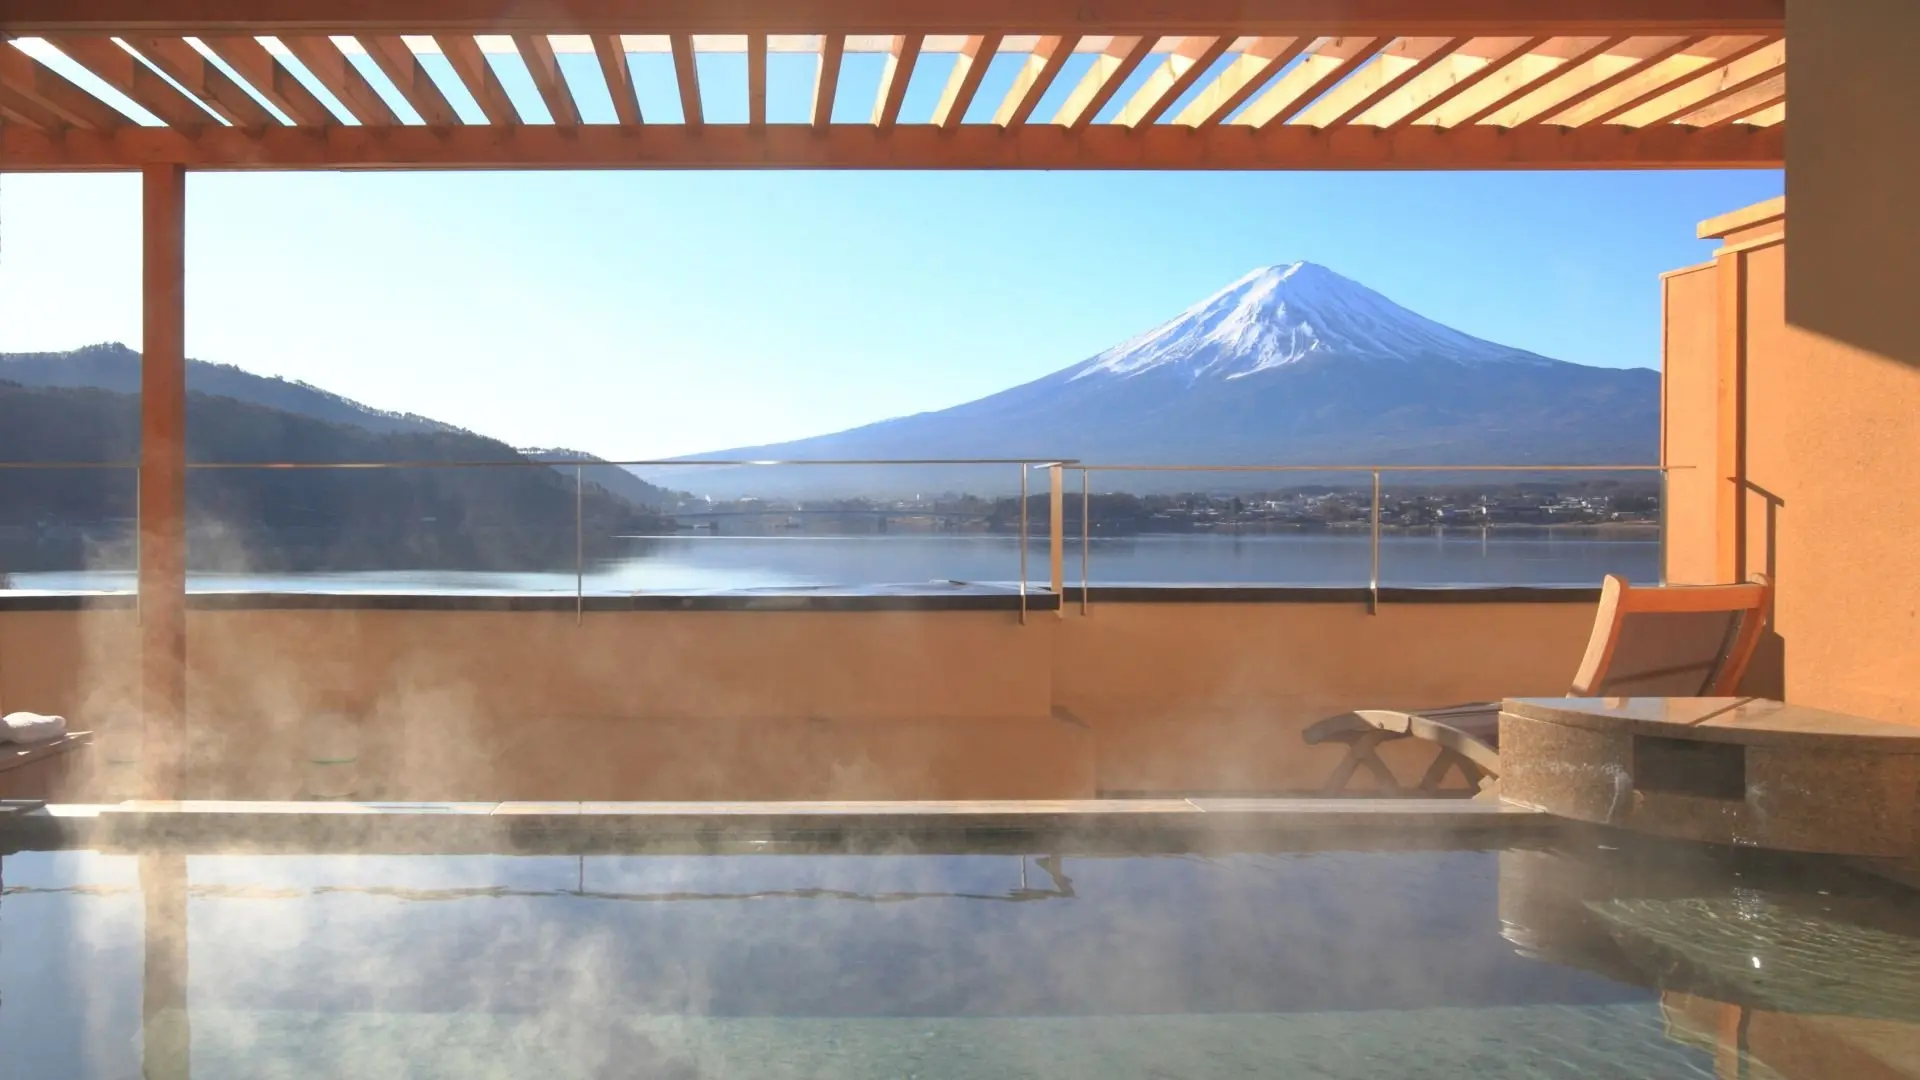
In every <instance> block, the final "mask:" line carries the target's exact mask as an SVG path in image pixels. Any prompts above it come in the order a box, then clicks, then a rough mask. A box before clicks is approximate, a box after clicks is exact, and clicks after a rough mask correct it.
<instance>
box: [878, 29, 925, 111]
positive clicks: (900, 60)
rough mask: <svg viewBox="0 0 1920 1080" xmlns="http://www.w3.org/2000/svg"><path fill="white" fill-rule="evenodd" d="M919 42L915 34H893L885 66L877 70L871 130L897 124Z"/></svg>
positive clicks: (918, 58)
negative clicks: (877, 80)
mask: <svg viewBox="0 0 1920 1080" xmlns="http://www.w3.org/2000/svg"><path fill="white" fill-rule="evenodd" d="M921 41H922V38H921V35H919V34H895V35H894V38H893V46H892V47H891V48H889V49H888V50H887V64H886V67H884V68H882V69H881V71H880V88H879V89H878V90H877V91H875V92H874V95H873V126H874V127H877V128H890V127H892V126H893V125H895V124H897V123H899V122H900V103H901V102H903V101H905V100H906V99H907V84H908V83H910V82H912V81H913V69H914V66H915V65H916V64H918V63H919V62H920V45H921Z"/></svg>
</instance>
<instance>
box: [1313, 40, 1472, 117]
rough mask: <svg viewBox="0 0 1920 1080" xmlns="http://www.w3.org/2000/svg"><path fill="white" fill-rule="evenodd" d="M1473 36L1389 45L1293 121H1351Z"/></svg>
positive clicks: (1423, 72)
mask: <svg viewBox="0 0 1920 1080" xmlns="http://www.w3.org/2000/svg"><path fill="white" fill-rule="evenodd" d="M1472 40H1473V39H1472V38H1448V39H1445V40H1442V41H1437V42H1428V43H1426V44H1425V45H1422V46H1419V47H1406V48H1403V46H1404V45H1405V43H1404V42H1403V43H1401V44H1400V45H1395V46H1392V47H1390V48H1388V49H1387V50H1385V51H1383V52H1381V53H1380V55H1378V56H1376V57H1374V58H1373V60H1372V62H1371V63H1368V64H1367V65H1366V66H1365V67H1363V68H1361V69H1360V70H1359V71H1356V72H1354V74H1353V75H1352V76H1351V77H1350V78H1348V79H1346V80H1345V81H1344V82H1342V83H1340V85H1338V86H1336V87H1334V88H1333V89H1332V90H1329V91H1327V93H1325V94H1324V95H1322V96H1321V98H1320V100H1319V101H1316V102H1314V103H1313V104H1312V105H1309V106H1308V107H1307V108H1306V109H1305V111H1303V112H1301V113H1300V115H1298V116H1296V117H1294V119H1293V122H1294V123H1296V124H1307V125H1309V126H1312V127H1334V126H1336V125H1339V124H1350V123H1352V122H1353V121H1354V120H1356V119H1358V118H1359V117H1361V116H1363V115H1365V114H1366V113H1368V112H1371V111H1372V109H1373V107H1374V106H1375V105H1378V104H1380V103H1381V102H1382V101H1385V100H1386V99H1387V98H1389V97H1391V96H1392V95H1393V94H1394V93H1395V92H1397V91H1398V90H1399V89H1400V88H1401V87H1403V86H1406V85H1407V84H1408V83H1411V82H1412V81H1413V80H1415V79H1417V78H1419V77H1420V76H1421V75H1424V74H1426V73H1427V72H1428V71H1430V70H1432V69H1433V68H1434V67H1435V66H1436V65H1438V64H1439V63H1440V62H1441V61H1443V60H1445V59H1446V58H1447V57H1449V56H1451V55H1453V53H1454V52H1455V51H1457V50H1459V49H1460V48H1461V47H1463V46H1464V45H1466V44H1467V42H1469V41H1472Z"/></svg>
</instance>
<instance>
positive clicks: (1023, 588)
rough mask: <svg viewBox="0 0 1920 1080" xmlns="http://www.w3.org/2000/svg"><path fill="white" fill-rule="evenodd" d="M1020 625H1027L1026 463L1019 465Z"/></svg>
mask: <svg viewBox="0 0 1920 1080" xmlns="http://www.w3.org/2000/svg"><path fill="white" fill-rule="evenodd" d="M1020 625H1021V626H1025V625H1027V463H1026V462H1024V461H1023V462H1021V463H1020Z"/></svg>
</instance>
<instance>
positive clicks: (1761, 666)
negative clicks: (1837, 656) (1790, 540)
mask: <svg viewBox="0 0 1920 1080" xmlns="http://www.w3.org/2000/svg"><path fill="white" fill-rule="evenodd" d="M1746 488H1747V493H1748V495H1750V496H1755V497H1758V498H1759V499H1760V500H1761V502H1762V503H1763V505H1764V506H1765V509H1764V511H1763V531H1762V535H1763V536H1765V538H1766V539H1765V542H1764V544H1763V547H1762V551H1761V556H1760V558H1759V559H1758V560H1755V559H1754V557H1753V553H1752V550H1751V546H1749V550H1748V554H1747V561H1748V569H1749V570H1752V569H1753V568H1754V567H1753V563H1754V562H1755V561H1758V562H1759V563H1760V564H1761V565H1760V569H1761V571H1762V572H1763V573H1765V574H1766V575H1767V580H1768V581H1769V582H1771V583H1772V585H1773V589H1774V595H1775V596H1776V597H1777V596H1778V595H1779V589H1780V560H1779V556H1778V552H1779V550H1780V548H1779V541H1780V511H1781V509H1782V508H1783V507H1785V506H1786V505H1787V503H1786V500H1785V499H1782V498H1781V497H1780V496H1778V495H1775V494H1774V493H1773V492H1771V491H1768V490H1767V489H1766V488H1763V487H1761V486H1760V485H1758V484H1755V483H1753V482H1751V481H1749V482H1748V483H1747V485H1746ZM1749 520H1751V511H1749ZM1740 692H1741V693H1743V694H1749V695H1752V696H1754V697H1763V698H1772V699H1773V700H1775V701H1785V700H1786V699H1787V640H1786V638H1784V637H1781V636H1780V631H1779V625H1778V623H1777V622H1775V620H1774V618H1773V612H1772V611H1768V613H1767V629H1766V633H1765V634H1764V635H1762V636H1761V638H1760V642H1759V644H1758V645H1757V646H1755V648H1754V651H1753V660H1752V661H1751V662H1749V664H1748V665H1747V674H1746V676H1745V678H1743V679H1742V680H1741V682H1740Z"/></svg>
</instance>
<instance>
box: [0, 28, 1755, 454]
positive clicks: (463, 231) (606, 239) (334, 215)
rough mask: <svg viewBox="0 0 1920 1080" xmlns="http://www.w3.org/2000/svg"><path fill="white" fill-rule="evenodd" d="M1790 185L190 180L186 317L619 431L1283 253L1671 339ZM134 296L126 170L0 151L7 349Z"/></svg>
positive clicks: (786, 429) (682, 440)
mask: <svg viewBox="0 0 1920 1080" xmlns="http://www.w3.org/2000/svg"><path fill="white" fill-rule="evenodd" d="M776 59H779V58H776ZM706 74H707V73H706V72H705V70H704V68H703V80H704V79H705V78H706ZM844 86H845V83H843V87H844ZM915 90H916V92H918V91H919V90H920V80H918V79H916V81H915ZM645 93H646V91H645V89H644V88H643V104H644V102H645ZM843 94H844V91H843ZM982 96H983V97H987V96H989V95H988V93H987V92H986V91H983V94H982ZM1121 96H1124V95H1121ZM870 100H871V97H870V96H868V97H865V98H863V99H861V104H862V107H863V108H864V107H865V102H867V101H870ZM723 104H724V102H723ZM721 111H722V112H724V109H723V108H722V109H721ZM588 118H589V119H592V117H591V116H589V117H588ZM716 119H724V117H723V116H722V117H716ZM775 119H779V117H777V116H776V117H775ZM1781 188H1782V178H1781V175H1780V174H1779V173H1778V172H1726V173H1676V172H1665V173H1530V174H1516V173H1509V174H1468V173H1455V174H1433V173H1422V174H1385V173H1374V174H1330V173H1292V174H1286V173H1280V174H1221V173H1215V174H1193V173H1176V174H1088V173H1079V174H1076V173H998V174H995V173H944V174H942V173H799V172H785V173H612V172H609V173H571V174H568V173H520V174H505V173H499V174H343V173H308V174H251V175H243V174H196V175H194V176H193V177H192V179H191V180H190V182H189V188H188V204H189V205H188V301H187V302H188V318H187V343H188V352H189V355H192V356H194V357H197V358H200V359H205V360H214V361H220V362H225V363H232V364H237V365H239V366H241V367H244V368H247V369H249V370H252V371H257V372H262V373H266V374H274V375H283V376H286V377H288V378H297V379H304V380H306V381H308V382H312V383H316V384H318V385H320V386H323V387H326V388H328V389H330V390H334V391H337V392H339V393H343V394H346V395H348V396H350V397H354V398H358V399H360V400H362V401H366V402H368V403H370V404H373V405H376V406H380V407H384V408H391V409H404V410H410V411H415V412H421V413H426V414H429V415H432V416H435V417H438V418H440V419H444V420H448V421H451V422H454V423H458V424H461V425H464V426H467V427H470V428H473V429H475V430H477V431H480V432H483V433H486V434H489V435H494V436H497V437H500V438H503V439H506V440H508V441H510V442H514V443H517V444H542V445H556V444H557V445H569V446H574V447H578V448H581V449H586V450H591V451H594V452H596V453H599V454H602V455H605V456H618V457H641V456H665V455H671V454H677V453H685V452H692V451H698V450H708V449H718V448H722V447H727V446H732V445H740V444H748V443H757V442H768V441H773V440H777V439H782V438H788V437H796V436H802V435H808V434H815V433H820V432H825V431H831V430H836V429H839V428H843V427H848V426H852V425H854V424H859V423H863V422H866V421H870V420H876V419H880V418H883V417H887V416H894V415H899V414H902V413H908V412H916V411H920V410H925V409H934V408H940V407H944V406H947V405H952V404H957V403H959V402H962V401H966V400H970V399H972V398H975V397H979V396H981V395H984V394H987V393H991V392H993V391H996V390H999V389H1003V388H1005V387H1007V386H1010V385H1014V384H1016V383H1019V382H1023V381H1025V380H1028V379H1031V378H1035V377H1038V376H1040V375H1043V374H1045V373H1047V372H1049V371H1053V370H1055V369H1058V368H1061V367H1064V366H1067V365H1069V364H1072V363H1075V362H1077V361H1079V360H1081V359H1084V358H1086V357H1087V356H1090V355H1092V354H1093V353H1095V352H1098V351H1099V350H1101V349H1103V348H1106V347H1107V346H1109V345H1112V344H1114V343H1115V342H1117V341H1119V340H1121V339H1123V338H1125V337H1128V336H1130V335H1132V334H1134V333H1137V332H1139V331H1141V330H1143V329H1146V328H1148V327H1150V326H1152V325H1154V324H1155V323H1157V322H1160V321H1162V320H1164V319H1166V318H1168V317H1170V316H1172V315H1173V314H1175V313H1177V312H1178V311H1179V310H1180V309H1182V308H1184V307H1185V306H1187V305H1188V304H1190V303H1192V302H1194V301H1195V300H1198V299H1199V298H1201V297H1202V296H1204V295H1206V294H1207V293H1209V292H1212V291H1213V290H1215V289H1217V288H1219V287H1221V286H1223V285H1225V284H1226V283H1227V282H1229V281H1231V280H1233V279H1234V278H1236V277H1238V276H1239V275H1241V274H1243V273H1245V272H1246V271H1248V270H1250V269H1252V268H1254V267H1256V266H1261V265H1266V264H1270V263H1276V262H1287V261H1291V260H1294V259H1311V260H1314V261H1317V262H1321V263H1325V264H1326V265H1328V266H1331V267H1333V268H1334V269H1336V270H1338V271H1340V272H1341V273H1344V274H1346V275H1348V276H1349V277H1352V278H1355V279H1357V280H1359V281H1361V282H1363V283H1365V284H1367V285H1370V286H1372V287H1373V288H1376V289H1378V290H1380V291H1381V292H1383V293H1385V294H1386V295H1387V296H1389V297H1391V298H1393V299H1394V300H1397V301H1399V302H1400V303H1402V304H1405V305H1407V306H1408V307H1411V308H1413V309H1414V310H1416V311H1419V312H1420V313H1422V314H1425V315H1428V316H1430V317H1432V318H1435V319H1438V320H1440V321H1441V322H1444V323H1448V324H1450V325H1452V326H1455V327H1457V328H1459V329H1461V330H1464V331H1467V332H1469V333H1473V334H1477V335H1480V336H1482V337H1486V338H1490V339H1493V340H1496V341H1500V342H1504V343H1507V344H1511V345H1517V346H1521V347H1524V348H1528V349H1532V350H1535V351H1537V352H1541V353H1544V354H1546V355H1548V356H1554V357H1559V358H1561V359H1566V360H1574V361H1579V362H1582V363H1589V364H1606V365H1614V366H1657V364H1658V359H1659V357H1658V349H1659V341H1658V337H1659V281H1658V275H1659V274H1660V273H1661V272H1662V271H1664V270H1667V269H1671V268H1673V267H1677V266H1682V265H1686V264H1688V263H1691V262H1697V261H1700V260H1701V259H1703V258H1705V257H1706V256H1707V254H1708V251H1709V245H1707V244H1705V243H1702V242H1700V241H1698V240H1696V239H1694V226H1695V224H1696V223H1697V222H1698V221H1700V220H1701V219H1703V218H1706V217H1710V216H1712V215H1714V214H1718V213H1721V212H1724V211H1727V210H1730V209H1734V208H1736V207H1739V206H1743V205H1746V204H1748V203H1751V202H1755V201H1758V200H1760V199H1763V198H1768V197H1771V196H1774V195H1777V194H1779V193H1780V191H1781ZM139 297H140V290H139V191H138V180H137V178H135V177H130V176H33V175H18V174H15V175H7V176H5V177H4V178H0V351H15V350H29V349H63V348H71V347H74V346H77V345H81V344H86V343H90V342H96V341H108V340H117V341H125V342H127V343H128V344H131V345H135V346H137V345H138V343H139V334H140V317H139Z"/></svg>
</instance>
